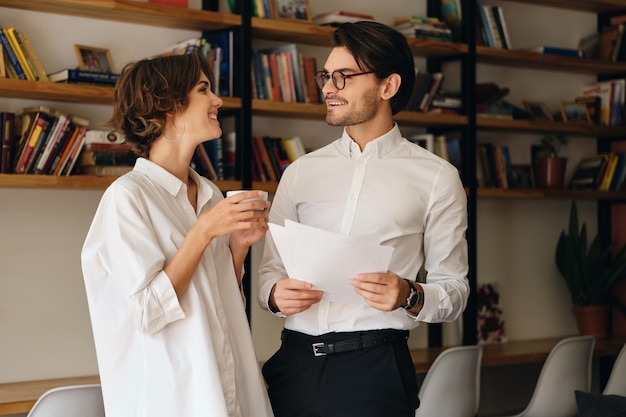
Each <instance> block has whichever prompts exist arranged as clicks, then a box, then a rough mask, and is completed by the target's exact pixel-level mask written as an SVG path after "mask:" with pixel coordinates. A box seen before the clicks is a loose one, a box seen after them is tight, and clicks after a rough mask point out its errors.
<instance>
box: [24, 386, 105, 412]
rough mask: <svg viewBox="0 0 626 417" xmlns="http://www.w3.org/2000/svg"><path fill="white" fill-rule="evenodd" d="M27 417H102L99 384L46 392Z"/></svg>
mask: <svg viewBox="0 0 626 417" xmlns="http://www.w3.org/2000/svg"><path fill="white" fill-rule="evenodd" d="M27 417H104V404H103V402H102V389H101V388H100V384H87V385H72V386H66V387H59V388H53V389H51V390H49V391H46V392H45V393H43V394H42V396H41V397H39V399H38V400H37V402H36V403H35V405H33V408H32V409H31V410H30V412H29V413H28V416H27Z"/></svg>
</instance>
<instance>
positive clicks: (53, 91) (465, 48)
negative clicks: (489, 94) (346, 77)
mask: <svg viewBox="0 0 626 417" xmlns="http://www.w3.org/2000/svg"><path fill="white" fill-rule="evenodd" d="M508 1H510V2H511V3H520V4H523V5H528V6H542V7H544V6H549V7H556V8H563V9H569V10H580V11H584V12H589V13H604V12H608V11H612V10H618V9H623V8H626V3H625V2H624V1H621V0H620V1H617V0H575V1H569V0H560V1H559V0H547V1H543V0H542V1H539V0H518V1H514V0H508ZM466 4H470V5H471V4H473V3H471V2H464V7H466ZM0 7H7V8H15V9H23V10H29V11H35V12H43V13H52V14H59V15H65V14H66V15H72V16H77V17H84V18H90V19H99V20H110V21H115V22H118V21H121V22H129V23H136V24H140V25H146V26H153V27H164V28H176V29H191V30H197V31H205V30H219V29H225V28H237V27H240V26H242V25H243V26H244V28H245V29H246V30H249V34H250V36H251V37H252V38H253V39H262V40H267V41H276V42H285V41H286V40H288V41H289V42H296V43H301V44H305V45H310V46H314V47H319V46H323V47H326V46H327V45H328V44H329V40H330V34H331V33H332V29H329V28H324V27H318V26H315V25H312V24H307V23H300V22H289V21H275V20H270V19H257V18H251V19H250V21H249V22H247V20H246V19H245V18H242V17H240V16H237V15H231V14H226V13H219V12H210V11H198V10H187V9H178V8H172V7H167V6H158V5H152V4H148V3H140V2H133V1H129V0H121V1H120V0H118V1H112V0H109V1H107V0H46V1H45V2H42V1H39V0H0ZM466 8H467V7H466ZM470 9H471V8H470ZM472 15H473V13H472V12H471V10H470V11H465V10H464V16H468V19H469V18H471V17H472ZM248 25H249V26H248ZM470 26H471V25H470ZM465 31H466V33H470V34H471V28H466V29H465ZM468 38H469V39H472V37H471V36H470V37H468ZM409 42H410V46H411V48H412V50H413V52H414V54H415V55H416V56H417V57H420V58H423V59H427V60H428V61H429V62H437V61H440V62H448V61H450V60H457V61H459V60H461V61H462V60H465V61H466V64H465V65H468V66H469V69H470V71H473V73H472V74H470V78H471V80H472V82H474V81H475V76H476V74H475V70H476V66H477V65H490V66H494V67H502V68H522V67H523V68H525V69H529V70H536V71H546V72H552V73H557V74H559V73H574V74H587V75H593V76H601V75H608V74H613V73H622V72H623V73H626V63H610V62H604V61H598V60H579V59H572V58H564V57H544V58H543V59H542V58H541V56H540V55H539V54H537V53H531V52H520V51H508V50H497V49H492V48H486V47H482V46H476V45H473V44H472V43H466V44H464V43H447V42H436V41H425V40H418V39H411V40H410V41H409ZM465 90H466V91H465V92H466V96H465V97H466V102H467V103H466V106H467V108H472V105H473V97H472V92H471V91H470V90H471V88H470V87H468V86H467V85H466V86H465ZM112 94H113V90H112V89H110V88H105V87H92V86H76V85H62V84H54V83H39V82H37V83H36V82H29V81H22V80H9V79H0V97H3V98H15V99H30V100H47V101H55V102H68V103H83V104H95V105H110V104H111V101H112ZM223 99H224V109H229V110H232V111H239V110H240V109H241V108H242V107H244V106H245V103H243V100H242V99H240V98H223ZM249 105H250V108H249V110H250V114H249V115H243V116H242V119H243V120H244V121H247V122H249V121H250V120H252V124H254V118H256V117H257V116H260V117H271V118H273V119H285V120H308V121H320V123H323V122H321V120H322V119H323V116H324V115H325V112H326V111H325V106H324V105H310V104H304V103H282V102H272V101H266V100H251V102H250V103H249ZM396 120H397V121H398V123H399V124H400V126H401V127H402V128H405V127H411V128H420V129H423V128H427V129H430V130H438V129H441V130H444V129H450V128H456V129H466V134H467V138H466V139H467V142H466V146H465V152H466V155H467V156H471V155H472V153H470V150H471V149H472V147H473V146H474V147H475V140H476V134H477V133H479V132H491V133H503V134H509V133H526V134H530V135H537V134H542V133H567V134H571V135H575V136H579V137H581V138H583V139H584V140H588V141H590V142H591V141H594V142H595V138H596V137H602V138H609V139H611V138H620V137H624V136H626V127H624V126H620V127H598V126H576V125H566V124H563V123H552V122H536V121H535V122H530V121H523V120H513V121H511V120H498V119H483V118H479V117H476V115H473V114H467V115H434V114H424V113H417V112H401V113H399V114H398V115H397V117H396ZM244 140H245V139H244ZM472 152H473V151H472ZM249 157H250V155H243V159H240V163H241V162H243V163H246V162H249ZM471 172H472V170H469V177H468V178H466V184H470V183H472V182H471V180H472V179H475V178H473V177H472V174H471ZM248 180H249V178H244V179H243V180H242V181H248ZM110 182H111V179H107V178H86V177H81V176H70V177H49V176H35V175H10V174H4V175H0V189H9V188H10V189H18V190H19V189H44V190H45V189H49V190H52V191H54V192H56V191H58V190H63V189H68V190H85V191H90V190H103V189H104V188H106V187H107V186H108V185H109V184H110ZM241 184H242V183H241V182H239V181H235V182H219V183H218V185H219V186H220V188H221V189H222V190H227V189H233V188H239V187H240V186H241ZM251 184H252V187H253V188H256V189H262V190H265V191H270V192H272V191H274V190H275V189H276V183H271V182H267V183H257V182H254V183H251ZM467 191H468V195H469V196H470V199H469V204H470V206H469V211H470V222H471V228H472V229H473V231H474V233H475V232H476V229H477V228H478V225H477V220H476V218H477V216H478V213H477V212H478V211H479V208H478V204H479V202H487V203H488V204H492V203H495V204H501V205H502V206H504V207H509V204H511V205H519V204H525V203H526V202H533V203H534V202H541V203H539V204H543V203H546V204H550V203H552V202H559V201H563V202H564V204H565V205H567V200H569V199H572V198H574V199H581V200H586V201H589V202H593V203H595V202H606V203H612V202H614V201H622V202H623V201H626V192H623V191H619V192H617V191H615V192H599V191H569V190H540V189H521V190H501V189H481V188H476V187H468V189H467ZM550 207H551V206H550ZM561 214H562V217H563V218H565V217H566V216H567V212H566V211H563V213H561ZM471 239H473V240H474V241H473V243H472V245H471V251H472V254H471V257H470V259H471V262H472V269H473V273H474V274H476V273H477V268H476V265H477V263H478V261H477V257H478V252H479V251H483V252H484V248H482V247H479V245H478V244H477V243H476V241H475V239H476V238H475V237H473V238H471ZM472 279H473V280H474V282H475V281H476V276H475V275H474V277H472ZM470 304H471V302H470ZM469 315H470V316H471V311H470V314H469ZM468 317H469V316H468ZM469 323H470V326H468V329H471V321H469ZM466 342H471V340H469V341H466ZM546 349H548V348H546ZM548 350H549V349H548ZM420 352H421V351H420ZM423 352H426V353H427V352H436V348H434V349H433V350H430V349H426V350H424V351H423ZM545 352H546V350H542V353H541V354H544V353H545ZM494 360H495V359H494ZM515 360H516V361H521V362H523V361H526V359H525V358H522V359H519V358H518V357H516V359H515ZM507 361H509V360H508V359H501V362H500V363H501V364H506V363H513V362H507ZM521 362H515V363H521Z"/></svg>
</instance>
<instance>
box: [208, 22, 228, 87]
mask: <svg viewBox="0 0 626 417" xmlns="http://www.w3.org/2000/svg"><path fill="white" fill-rule="evenodd" d="M203 38H204V40H205V41H206V42H207V43H209V44H211V47H213V48H218V49H219V55H218V59H217V60H215V64H214V65H216V66H217V67H216V70H217V77H216V78H215V82H216V84H217V86H216V88H217V90H215V92H216V94H217V95H219V96H222V97H231V96H232V95H233V58H234V54H233V42H234V34H233V31H232V30H228V31H218V32H204V34H203Z"/></svg>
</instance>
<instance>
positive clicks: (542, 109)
mask: <svg viewBox="0 0 626 417" xmlns="http://www.w3.org/2000/svg"><path fill="white" fill-rule="evenodd" d="M522 103H523V104H524V108H525V109H526V111H527V112H528V113H530V114H531V116H532V118H533V120H550V121H552V120H554V118H553V117H552V113H551V112H550V109H549V108H548V106H547V105H546V103H544V102H542V101H527V100H524V101H522Z"/></svg>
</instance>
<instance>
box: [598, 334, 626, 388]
mask: <svg viewBox="0 0 626 417" xmlns="http://www.w3.org/2000/svg"><path fill="white" fill-rule="evenodd" d="M602 394H604V395H621V396H622V397H626V343H624V346H622V350H620V352H619V355H617V359H615V363H614V364H613V369H611V376H609V380H608V382H607V383H606V386H605V387H604V391H603V392H602Z"/></svg>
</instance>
